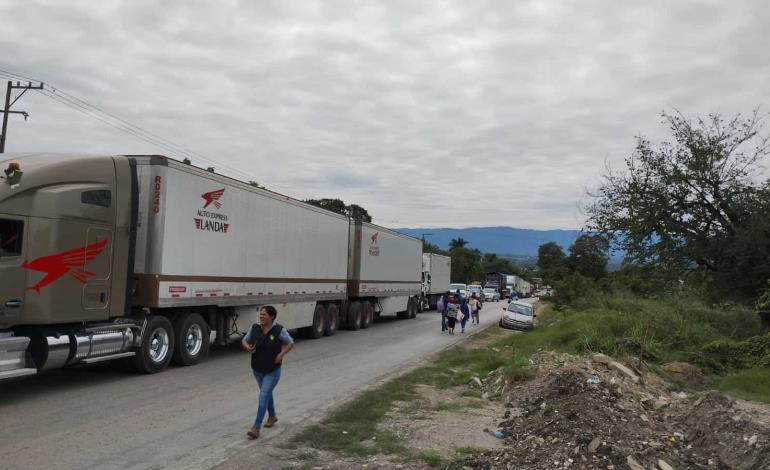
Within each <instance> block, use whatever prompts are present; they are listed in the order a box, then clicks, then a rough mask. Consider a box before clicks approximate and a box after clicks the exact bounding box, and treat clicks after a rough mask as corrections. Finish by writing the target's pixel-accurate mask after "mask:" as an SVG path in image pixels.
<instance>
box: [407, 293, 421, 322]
mask: <svg viewBox="0 0 770 470" xmlns="http://www.w3.org/2000/svg"><path fill="white" fill-rule="evenodd" d="M418 301H419V299H418V298H417V297H412V298H410V299H409V303H408V304H407V308H408V310H407V312H408V313H409V318H417V302H418Z"/></svg>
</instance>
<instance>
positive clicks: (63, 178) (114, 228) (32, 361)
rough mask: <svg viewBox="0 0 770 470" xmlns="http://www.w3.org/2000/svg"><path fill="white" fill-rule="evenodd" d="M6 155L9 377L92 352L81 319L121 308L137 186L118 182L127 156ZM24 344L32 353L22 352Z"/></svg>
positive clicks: (3, 315)
mask: <svg viewBox="0 0 770 470" xmlns="http://www.w3.org/2000/svg"><path fill="white" fill-rule="evenodd" d="M0 158H2V160H0V169H2V173H0V178H2V179H0V279H2V282H0V373H5V375H6V376H8V375H13V371H14V370H16V369H20V370H24V369H30V368H32V367H35V368H37V369H41V368H44V367H46V366H47V365H51V364H52V362H55V363H61V362H64V363H67V362H71V361H73V360H75V359H76V357H77V356H78V354H80V355H81V356H82V357H86V356H89V355H90V354H92V353H93V351H94V348H93V344H92V342H91V340H87V341H86V340H80V341H81V344H82V347H80V348H79V347H78V344H77V343H78V339H77V334H76V333H75V331H76V330H77V329H78V328H79V326H78V325H81V324H83V323H85V322H107V321H109V320H110V318H112V317H116V316H122V315H124V314H125V312H126V308H127V305H126V298H127V297H126V291H127V280H128V268H129V266H128V254H129V245H130V236H131V233H130V227H131V218H130V215H131V205H132V201H131V194H132V193H131V191H130V190H125V191H122V192H121V191H118V188H121V189H122V188H123V187H127V188H130V187H131V178H130V174H131V172H130V169H129V162H128V160H127V159H125V158H123V159H114V158H111V157H89V156H78V155H69V156H61V155H57V156H52V155H41V154H24V155H3V156H2V157H0ZM49 336H50V338H51V339H50V341H49V339H48V338H49ZM91 337H93V335H91ZM102 339H103V338H102ZM124 339H125V338H124ZM23 343H28V344H29V345H30V348H29V349H28V351H29V352H30V353H31V356H32V357H31V358H29V357H27V358H23V357H20V356H19V353H18V351H17V349H16V348H17V347H20V346H21V345H22V344H23ZM54 343H55V344H57V345H58V346H57V347H58V351H59V353H58V354H52V349H56V348H51V347H49V346H51V344H54ZM86 345H87V348H88V351H85V348H86ZM97 349H98V348H97ZM4 359H5V360H10V361H11V362H5V361H4ZM22 363H24V364H22ZM24 373H26V372H22V373H21V374H24Z"/></svg>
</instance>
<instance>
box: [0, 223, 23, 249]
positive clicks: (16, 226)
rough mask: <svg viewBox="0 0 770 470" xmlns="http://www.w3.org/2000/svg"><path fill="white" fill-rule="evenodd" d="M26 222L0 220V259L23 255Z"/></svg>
mask: <svg viewBox="0 0 770 470" xmlns="http://www.w3.org/2000/svg"><path fill="white" fill-rule="evenodd" d="M22 235H24V222H22V221H20V220H9V219H0V257H2V256H19V255H21V242H22V240H21V238H22Z"/></svg>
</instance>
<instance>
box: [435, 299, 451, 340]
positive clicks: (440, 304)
mask: <svg viewBox="0 0 770 470" xmlns="http://www.w3.org/2000/svg"><path fill="white" fill-rule="evenodd" d="M447 304H449V291H446V294H442V295H441V297H439V299H438V301H437V302H436V310H438V313H440V314H441V332H442V333H443V332H445V331H447V330H448V329H449V328H448V326H447V318H446V309H447Z"/></svg>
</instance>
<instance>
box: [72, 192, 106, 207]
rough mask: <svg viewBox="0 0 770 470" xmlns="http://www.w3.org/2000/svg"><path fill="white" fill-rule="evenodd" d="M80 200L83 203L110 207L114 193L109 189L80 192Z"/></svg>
mask: <svg viewBox="0 0 770 470" xmlns="http://www.w3.org/2000/svg"><path fill="white" fill-rule="evenodd" d="M80 202H82V203H83V204H93V205H94V206H102V207H110V206H111V205H112V194H111V193H110V190H109V189H94V190H91V191H83V192H82V193H80Z"/></svg>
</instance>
